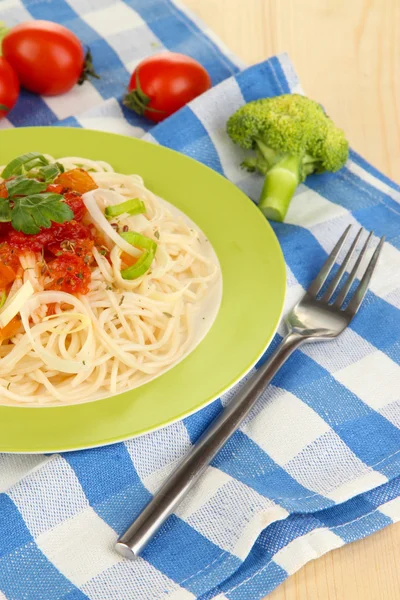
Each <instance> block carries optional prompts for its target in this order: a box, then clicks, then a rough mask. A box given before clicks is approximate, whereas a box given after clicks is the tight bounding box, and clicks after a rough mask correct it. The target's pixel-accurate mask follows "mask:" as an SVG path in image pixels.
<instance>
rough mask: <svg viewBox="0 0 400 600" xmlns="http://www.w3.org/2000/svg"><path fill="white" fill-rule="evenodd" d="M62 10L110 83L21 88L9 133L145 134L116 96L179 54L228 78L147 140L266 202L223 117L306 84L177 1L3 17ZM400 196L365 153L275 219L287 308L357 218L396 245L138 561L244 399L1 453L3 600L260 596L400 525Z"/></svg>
mask: <svg viewBox="0 0 400 600" xmlns="http://www.w3.org/2000/svg"><path fill="white" fill-rule="evenodd" d="M55 5H56V6H57V19H59V20H60V22H63V23H65V24H66V25H67V26H68V27H71V28H72V29H73V30H74V31H76V32H77V33H78V34H79V35H80V37H81V39H83V40H84V41H85V42H86V43H88V44H90V46H91V47H92V49H93V52H94V54H95V62H96V67H97V68H98V69H99V70H100V72H101V75H102V80H101V82H97V81H95V82H94V83H92V84H90V83H86V84H85V85H84V86H83V87H82V88H76V89H75V90H73V91H72V92H70V94H68V95H67V96H64V97H60V98H53V99H40V98H36V97H33V96H31V95H29V94H25V95H24V97H23V99H22V100H21V101H20V103H19V105H18V107H17V109H16V110H15V111H13V113H12V114H11V115H10V119H9V121H4V120H3V121H1V122H0V123H1V125H3V126H4V125H5V126H15V125H20V124H43V123H48V124H50V123H53V124H60V125H65V124H67V125H71V124H73V125H75V126H80V127H82V126H83V127H92V128H100V129H107V130H109V131H117V132H119V133H127V134H129V135H141V134H143V133H144V129H145V128H147V129H148V124H145V122H144V121H141V120H140V119H139V118H137V117H136V116H135V115H132V114H131V113H126V112H124V109H123V107H122V106H121V103H120V96H118V91H120V89H121V86H122V87H123V85H124V84H125V81H126V79H127V77H128V70H129V68H131V67H132V66H133V64H134V63H135V62H136V61H137V60H139V59H140V58H141V57H142V56H143V55H145V54H148V53H150V52H152V51H155V50H156V48H155V44H158V45H159V46H163V47H167V48H170V49H178V50H181V51H183V52H188V53H191V54H193V55H194V56H196V57H197V58H199V59H200V60H202V62H203V63H204V64H205V65H206V66H207V68H208V69H209V70H210V71H211V72H212V76H213V81H214V84H217V83H219V82H222V83H220V84H219V85H216V87H214V88H213V89H212V90H210V91H209V92H208V93H207V94H205V95H204V96H203V97H201V98H198V99H197V100H195V101H194V102H193V103H192V104H191V105H190V106H189V107H186V108H184V109H183V110H181V111H180V112H179V113H177V114H176V115H174V116H172V117H171V118H170V119H168V120H167V121H165V122H164V123H162V124H160V125H158V126H156V127H154V128H153V129H152V130H151V132H148V133H147V134H146V136H147V139H150V140H152V141H153V142H155V143H159V144H163V145H166V146H169V147H171V148H175V149H177V150H179V151H181V152H183V153H186V154H188V155H190V156H193V157H194V158H197V159H198V160H200V161H202V162H204V163H205V164H207V165H209V166H211V167H212V168H214V169H216V170H217V171H219V172H220V173H223V174H224V175H225V176H227V177H228V178H229V179H231V180H232V181H233V182H235V183H236V184H237V185H239V186H240V187H241V188H242V189H243V190H245V191H246V192H247V193H248V194H249V195H251V196H252V197H254V198H256V197H257V196H258V194H259V191H260V186H261V178H258V177H257V176H255V175H251V176H250V175H248V174H246V173H244V172H242V171H241V170H240V169H239V168H238V164H239V163H240V160H241V152H240V150H239V149H237V148H236V147H235V146H233V145H232V144H231V143H230V142H229V140H227V138H226V134H225V122H226V119H227V117H228V116H229V115H230V114H231V113H232V112H233V111H234V110H235V109H236V108H237V107H238V106H240V105H241V104H243V103H244V102H245V101H248V100H253V99H255V98H259V97H263V96H267V95H275V94H280V93H284V92H290V91H300V88H299V85H298V82H297V79H296V76H295V74H294V72H293V69H292V67H291V65H290V63H289V61H288V59H287V58H286V57H285V56H281V57H277V58H272V59H270V60H268V61H266V62H264V63H262V64H260V65H256V66H254V67H251V68H249V69H246V70H245V71H243V72H240V73H239V70H238V66H236V64H235V61H234V60H233V59H232V57H229V56H228V55H227V54H226V53H224V52H223V51H222V50H221V49H220V48H219V44H218V43H217V42H215V40H213V41H211V39H210V38H209V37H208V36H207V35H205V33H204V30H202V28H201V25H200V24H198V23H195V22H194V21H192V20H191V19H190V17H189V16H188V15H187V14H186V13H184V12H182V11H181V10H180V9H178V8H177V7H176V6H175V5H174V4H171V3H170V2H168V1H165V0H150V1H145V0H135V1H131V2H125V3H122V2H111V0H102V1H101V2H100V1H99V0H97V1H94V0H93V1H92V2H90V1H88V0H70V1H69V4H67V3H66V2H65V1H64V0H57V2H53V3H52V4H51V6H50V3H49V2H47V1H45V0H32V1H29V2H28V1H26V2H25V4H24V5H23V4H21V3H20V2H19V1H18V0H2V2H1V3H0V19H1V20H7V22H9V23H12V22H15V21H20V20H23V19H25V18H27V15H29V14H30V15H32V16H33V17H35V18H48V17H50V16H51V7H54V6H55ZM28 11H29V12H28ZM54 14H55V12H54V10H53V11H52V17H53V18H54ZM157 49H159V47H158V48H157ZM102 65H104V66H103V67H102ZM99 67H100V68H99ZM115 94H117V97H114V95H115ZM72 100H73V102H72ZM88 107H90V108H88ZM399 200H400V188H399V187H398V186H396V184H394V183H393V182H391V181H389V180H388V179H387V178H385V177H384V176H383V175H381V174H380V173H379V172H378V171H376V170H375V169H373V168H372V167H371V166H370V165H368V164H367V163H366V162H365V161H364V160H363V159H362V158H360V157H359V156H358V155H356V154H355V153H351V157H350V160H349V162H348V164H347V166H346V168H345V169H343V170H342V171H340V172H339V173H337V174H336V175H318V176H315V177H311V178H309V179H308V180H307V186H304V185H303V186H301V187H300V188H299V190H298V192H297V194H296V197H295V198H294V200H293V202H292V204H291V207H290V210H289V213H288V216H287V220H286V223H284V224H282V223H281V224H274V227H275V231H276V233H277V235H278V237H279V240H280V243H281V245H282V248H283V251H284V253H285V258H286V262H287V265H288V294H287V308H290V306H292V305H293V304H294V302H295V301H296V299H297V298H298V297H299V296H300V295H301V294H302V292H303V290H304V288H305V287H306V286H307V285H308V283H309V282H310V280H311V279H312V277H313V276H314V275H315V273H316V271H318V269H319V267H320V265H321V263H322V262H323V260H324V258H325V257H326V254H327V252H328V251H329V250H330V249H331V248H332V245H333V243H334V242H335V240H336V239H337V238H338V236H339V234H340V233H341V232H342V231H343V229H344V226H345V225H346V224H348V223H355V224H361V225H363V226H365V227H366V228H368V229H372V228H373V229H374V230H375V232H376V235H377V236H380V235H382V234H386V236H387V240H388V242H387V243H386V245H385V247H384V251H383V255H382V260H381V261H380V265H379V269H378V273H377V274H376V276H375V277H374V279H373V282H372V287H371V291H370V292H368V294H367V297H366V301H365V305H364V306H363V309H362V311H361V312H360V314H359V316H358V317H357V319H356V320H355V321H354V323H353V324H352V326H351V327H350V328H349V329H348V330H347V331H346V332H345V333H344V334H343V336H342V337H341V338H339V339H338V340H336V341H335V342H329V343H326V344H322V343H321V344H315V345H311V346H308V347H307V346H306V347H304V349H303V350H302V351H298V352H296V353H295V355H294V356H293V357H292V358H291V359H290V362H289V363H287V365H286V366H285V367H284V368H283V369H282V370H281V372H280V373H279V374H278V376H277V377H276V378H275V380H274V385H273V386H271V387H270V388H269V389H268V391H267V392H266V393H265V395H264V397H263V398H262V400H261V401H260V402H259V404H258V405H257V407H256V408H255V410H254V411H253V412H252V414H251V415H250V416H249V418H248V419H247V420H246V422H245V423H244V425H243V426H242V428H241V429H240V431H239V432H237V433H236V434H235V435H234V436H233V438H232V439H231V440H230V442H229V443H228V444H227V445H226V447H225V448H224V449H223V450H222V451H221V452H220V453H219V455H218V457H217V458H216V459H215V461H214V462H213V464H212V466H211V467H210V468H209V469H208V470H207V472H206V474H205V475H204V476H203V478H202V479H201V481H200V482H199V484H198V486H197V487H196V488H195V489H194V490H193V491H192V493H191V494H190V496H189V497H188V498H187V499H186V500H185V502H184V503H183V504H182V505H181V506H180V507H179V509H178V510H177V511H176V513H175V514H174V515H173V516H172V517H171V518H170V519H169V520H168V522H167V523H166V525H165V526H164V527H163V529H162V531H161V532H160V533H159V535H158V536H157V537H156V538H155V539H154V541H153V542H152V543H151V544H150V545H149V546H148V548H147V549H146V550H145V552H144V553H143V557H142V558H140V559H138V560H137V561H136V562H128V561H126V560H124V559H122V558H121V557H120V556H118V555H117V554H115V553H114V551H113V544H114V542H115V540H116V538H117V535H118V534H119V533H121V532H122V531H123V530H124V529H125V528H126V527H127V525H128V524H129V523H130V521H131V520H132V518H133V517H134V516H135V515H137V514H138V513H139V512H140V510H141V508H142V507H143V506H144V505H145V504H146V503H147V502H148V500H149V499H150V498H151V495H152V494H153V493H154V492H155V491H156V490H157V489H158V488H159V486H160V485H161V483H162V482H163V481H164V480H165V479H166V478H167V477H168V474H169V473H170V472H171V471H172V470H173V469H174V466H175V465H176V463H177V461H179V459H180V458H181V457H182V456H183V455H184V454H185V453H186V452H187V450H188V449H189V448H190V446H191V444H193V443H194V442H195V441H196V439H197V438H198V436H199V435H200V434H201V432H202V431H203V430H204V429H205V427H206V426H207V424H208V423H209V422H210V421H211V420H212V419H213V418H214V417H215V415H216V414H217V413H218V412H219V411H220V410H221V409H222V407H223V405H224V404H226V403H227V402H228V401H229V398H230V397H231V395H232V393H233V392H230V393H228V394H226V395H225V396H224V397H223V398H221V399H220V400H217V401H216V402H214V403H213V404H212V405H210V406H209V407H207V408H206V409H204V410H202V411H200V412H199V413H197V414H196V415H193V416H191V417H189V418H187V419H185V420H184V421H182V422H180V423H176V424H174V425H171V426H169V427H167V428H165V429H163V430H161V431H158V432H155V433H152V434H149V435H146V436H143V437H141V438H137V439H134V440H130V441H128V442H126V443H121V444H116V445H114V446H110V447H106V448H100V449H95V450H87V451H81V452H74V453H63V454H62V455H53V456H50V457H42V456H23V455H4V454H3V455H0V482H1V486H2V489H3V490H4V493H3V494H1V495H0V599H1V598H8V599H9V600H61V599H62V600H81V599H90V600H142V599H144V600H147V599H149V600H150V599H156V600H157V599H160V600H161V599H164V598H171V599H173V600H181V599H182V600H185V599H190V598H192V599H193V598H198V599H200V600H208V599H211V598H218V599H219V600H221V599H226V598H229V599H230V600H236V599H237V600H247V599H248V600H257V599H258V598H262V597H263V596H264V595H265V594H267V593H268V592H270V591H271V590H272V589H274V588H275V587H276V586H277V585H279V583H281V582H282V581H283V580H284V579H285V578H286V577H287V576H288V575H290V574H291V573H293V572H295V571H296V570H297V569H298V568H300V567H301V566H302V565H303V564H305V563H306V562H307V561H308V560H311V559H313V558H316V557H318V556H320V555H321V554H323V553H324V552H327V551H329V550H331V549H333V548H337V547H339V546H341V545H343V544H345V543H348V542H351V541H353V540H356V539H360V538H362V537H364V536H366V535H369V534H371V533H373V532H374V531H377V530H378V529H381V528H382V527H384V526H385V525H387V524H390V523H392V522H394V521H397V520H399V519H400V465H399V460H398V459H399V457H400V431H399V426H400V404H399V391H398V388H399V380H400V375H399V374H400V370H399V360H400V346H399V339H400V316H399V315H400V313H399V310H400V253H399V250H400V236H399V231H400V209H399ZM377 324H378V325H377ZM282 333H283V331H280V332H279V334H278V335H277V336H276V338H275V340H274V343H273V345H274V346H275V345H276V344H277V343H278V342H279V340H280V336H281V335H282ZM271 350H272V349H270V351H271ZM270 351H269V352H270ZM267 354H268V353H267Z"/></svg>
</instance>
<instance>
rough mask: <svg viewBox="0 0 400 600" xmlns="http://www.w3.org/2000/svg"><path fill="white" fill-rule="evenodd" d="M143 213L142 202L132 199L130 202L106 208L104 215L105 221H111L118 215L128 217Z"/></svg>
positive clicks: (144, 210) (143, 206)
mask: <svg viewBox="0 0 400 600" xmlns="http://www.w3.org/2000/svg"><path fill="white" fill-rule="evenodd" d="M144 212H146V207H145V205H144V202H143V201H142V200H139V198H132V199H131V200H126V201H125V202H121V203H120V204H114V205H113V206H107V208H106V210H105V215H106V217H107V219H112V218H113V217H118V216H119V215H123V214H125V213H126V214H128V215H140V214H141V213H144Z"/></svg>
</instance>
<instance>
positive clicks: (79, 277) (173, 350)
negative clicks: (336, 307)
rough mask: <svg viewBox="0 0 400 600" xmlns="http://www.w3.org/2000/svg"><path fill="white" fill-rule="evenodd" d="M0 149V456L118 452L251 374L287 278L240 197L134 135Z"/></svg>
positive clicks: (262, 224) (43, 136) (33, 137)
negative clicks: (97, 449) (96, 449)
mask: <svg viewBox="0 0 400 600" xmlns="http://www.w3.org/2000/svg"><path fill="white" fill-rule="evenodd" d="M0 136H1V138H2V144H1V146H0V147H1V149H0V165H1V166H0V451H1V452H45V451H47V452H52V451H60V450H74V449H80V448H88V447H93V446H99V445H104V444H110V443H113V442H116V441H120V440H124V439H128V438H130V437H133V436H136V435H140V434H142V433H146V432H149V431H152V430H155V429H157V428H160V427H162V426H165V425H167V424H169V423H172V422H174V421H176V420H179V419H182V418H183V417H185V416H187V415H189V414H191V413H193V412H196V411H197V410H199V409H200V408H202V407H203V406H205V405H206V404H208V403H210V402H211V401H212V400H214V399H215V398H217V397H218V396H219V395H220V394H221V393H223V392H224V391H226V390H227V389H229V388H230V387H231V386H232V385H233V384H234V383H236V382H237V381H238V380H239V379H240V378H241V377H242V376H243V375H245V374H246V372H247V371H248V370H249V369H250V368H251V367H252V366H253V365H254V364H255V362H256V361H257V360H258V359H259V357H260V356H261V354H262V353H263V351H264V350H265V348H266V347H267V345H268V344H269V342H270V340H271V339H272V336H273V334H274V333H275V330H276V327H277V325H278V323H279V319H280V316H281V312H282V306H283V301H284V292H285V267H284V261H283V258H282V253H281V251H280V248H279V244H278V242H277V240H276V238H275V235H274V233H273V231H272V229H271V228H270V226H269V224H268V223H267V221H266V220H265V219H264V217H263V216H262V215H261V213H260V212H259V211H258V209H257V208H256V207H255V206H254V204H253V203H252V202H251V201H250V200H249V199H248V198H247V197H246V196H245V195H244V194H243V193H242V192H240V191H239V190H238V189H237V188H236V187H235V186H233V184H231V183H230V182H228V181H227V180H226V179H224V178H223V177H221V176H220V175H219V174H217V173H215V172H214V171H212V170H211V169H209V168H207V167H206V166H204V165H202V164H200V163H198V162H196V161H194V160H192V159H190V158H188V157H186V156H183V155H180V154H179V153H177V152H174V151H171V150H169V149H166V148H163V147H160V146H157V145H154V144H149V143H146V142H143V141H140V140H136V139H133V138H126V137H123V136H118V135H115V134H108V133H103V132H97V131H88V130H79V129H68V128H62V129H61V128H25V129H23V128H21V129H14V130H6V131H2V132H0Z"/></svg>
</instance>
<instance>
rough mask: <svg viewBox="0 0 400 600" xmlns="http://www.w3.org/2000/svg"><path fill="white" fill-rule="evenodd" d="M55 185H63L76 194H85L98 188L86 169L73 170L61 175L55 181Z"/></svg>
mask: <svg viewBox="0 0 400 600" xmlns="http://www.w3.org/2000/svg"><path fill="white" fill-rule="evenodd" d="M54 183H55V184H59V185H62V186H63V187H65V188H68V189H69V190H72V191H74V192H78V194H85V193H86V192H90V191H91V190H95V189H96V188H97V187H98V185H97V184H96V183H95V181H93V179H92V178H91V177H90V175H89V173H87V171H85V170H84V169H72V171H67V172H66V173H60V175H58V177H57V178H56V179H55V180H54Z"/></svg>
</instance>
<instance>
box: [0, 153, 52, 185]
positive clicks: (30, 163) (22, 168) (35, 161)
mask: <svg viewBox="0 0 400 600" xmlns="http://www.w3.org/2000/svg"><path fill="white" fill-rule="evenodd" d="M48 164H49V161H48V160H47V158H45V157H44V156H43V154H40V152H28V153H27V154H21V156H17V158H14V160H12V161H11V162H9V163H8V165H7V166H6V167H5V168H4V169H3V172H2V174H1V176H2V178H3V179H8V178H9V177H12V176H13V175H22V173H23V172H25V173H27V172H28V171H30V170H31V169H33V168H34V167H42V166H44V165H48Z"/></svg>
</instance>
